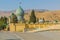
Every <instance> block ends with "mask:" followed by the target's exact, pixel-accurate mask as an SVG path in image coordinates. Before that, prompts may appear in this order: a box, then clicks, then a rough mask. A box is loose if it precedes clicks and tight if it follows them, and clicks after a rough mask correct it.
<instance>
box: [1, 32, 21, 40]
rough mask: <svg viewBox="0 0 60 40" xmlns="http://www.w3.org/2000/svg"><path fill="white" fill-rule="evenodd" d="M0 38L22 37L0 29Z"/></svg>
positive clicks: (17, 38)
mask: <svg viewBox="0 0 60 40" xmlns="http://www.w3.org/2000/svg"><path fill="white" fill-rule="evenodd" d="M0 40H22V38H21V37H20V36H18V35H16V34H15V33H12V32H2V31H0Z"/></svg>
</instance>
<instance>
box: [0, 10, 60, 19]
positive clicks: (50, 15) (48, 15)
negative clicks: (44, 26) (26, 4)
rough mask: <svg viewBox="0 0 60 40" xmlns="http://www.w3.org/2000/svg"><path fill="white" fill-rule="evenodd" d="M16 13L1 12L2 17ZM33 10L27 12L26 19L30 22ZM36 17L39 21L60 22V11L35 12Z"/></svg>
mask: <svg viewBox="0 0 60 40" xmlns="http://www.w3.org/2000/svg"><path fill="white" fill-rule="evenodd" d="M12 12H14V13H15V11H0V16H7V17H8V16H10V14H11V13H12ZM30 13H31V10H25V16H24V18H25V19H26V20H29V17H30ZM35 15H36V17H37V19H40V18H44V19H45V20H60V10H56V11H41V10H35Z"/></svg>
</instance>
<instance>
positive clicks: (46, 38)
mask: <svg viewBox="0 0 60 40" xmlns="http://www.w3.org/2000/svg"><path fill="white" fill-rule="evenodd" d="M16 34H18V35H19V36H21V37H22V38H23V39H24V40H60V32H57V31H55V32H36V33H16Z"/></svg>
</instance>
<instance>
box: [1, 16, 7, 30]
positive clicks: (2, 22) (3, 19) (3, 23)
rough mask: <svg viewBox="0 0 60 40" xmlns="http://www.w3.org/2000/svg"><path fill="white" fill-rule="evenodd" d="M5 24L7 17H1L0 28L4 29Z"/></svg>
mask: <svg viewBox="0 0 60 40" xmlns="http://www.w3.org/2000/svg"><path fill="white" fill-rule="evenodd" d="M6 26H7V18H6V17H1V18H0V30H3V29H5V28H6Z"/></svg>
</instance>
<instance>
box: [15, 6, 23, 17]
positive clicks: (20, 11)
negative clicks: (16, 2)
mask: <svg viewBox="0 0 60 40" xmlns="http://www.w3.org/2000/svg"><path fill="white" fill-rule="evenodd" d="M15 14H16V16H24V10H23V9H22V8H21V6H19V8H18V9H17V10H16V13H15Z"/></svg>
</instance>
